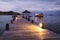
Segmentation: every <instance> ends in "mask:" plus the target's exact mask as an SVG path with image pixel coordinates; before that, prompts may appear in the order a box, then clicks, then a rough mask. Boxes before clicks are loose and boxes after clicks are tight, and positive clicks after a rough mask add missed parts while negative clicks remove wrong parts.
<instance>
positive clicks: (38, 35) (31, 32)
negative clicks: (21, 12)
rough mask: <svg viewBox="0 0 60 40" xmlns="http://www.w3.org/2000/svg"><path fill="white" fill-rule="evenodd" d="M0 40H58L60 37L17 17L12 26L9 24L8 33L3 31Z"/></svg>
mask: <svg viewBox="0 0 60 40" xmlns="http://www.w3.org/2000/svg"><path fill="white" fill-rule="evenodd" d="M0 40H60V35H58V34H56V33H54V32H52V31H50V30H47V29H42V28H40V27H39V26H37V25H34V24H32V23H31V22H28V21H27V20H25V19H23V18H22V17H21V16H18V17H17V18H16V20H15V21H14V22H13V24H10V27H9V31H5V32H4V33H3V35H2V36H1V37H0Z"/></svg>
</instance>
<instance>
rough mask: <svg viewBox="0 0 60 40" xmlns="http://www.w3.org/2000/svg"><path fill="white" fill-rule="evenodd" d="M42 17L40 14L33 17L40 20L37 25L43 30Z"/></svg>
mask: <svg viewBox="0 0 60 40" xmlns="http://www.w3.org/2000/svg"><path fill="white" fill-rule="evenodd" d="M43 16H44V15H43V14H42V13H41V14H37V15H35V17H37V18H38V19H39V20H40V23H39V26H40V28H44V22H43Z"/></svg>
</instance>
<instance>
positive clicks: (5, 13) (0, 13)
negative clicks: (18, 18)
mask: <svg viewBox="0 0 60 40" xmlns="http://www.w3.org/2000/svg"><path fill="white" fill-rule="evenodd" d="M0 15H20V13H18V12H13V11H8V12H3V11H0Z"/></svg>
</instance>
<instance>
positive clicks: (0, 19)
mask: <svg viewBox="0 0 60 40" xmlns="http://www.w3.org/2000/svg"><path fill="white" fill-rule="evenodd" d="M11 19H12V16H11V15H8V16H7V15H0V35H1V34H2V33H3V32H4V30H5V25H6V24H7V23H10V20H11Z"/></svg>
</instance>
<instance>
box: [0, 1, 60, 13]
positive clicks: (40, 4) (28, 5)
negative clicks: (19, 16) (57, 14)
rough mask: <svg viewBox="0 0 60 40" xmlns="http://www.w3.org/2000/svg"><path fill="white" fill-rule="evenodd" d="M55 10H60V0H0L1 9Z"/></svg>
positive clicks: (18, 10)
mask: <svg viewBox="0 0 60 40" xmlns="http://www.w3.org/2000/svg"><path fill="white" fill-rule="evenodd" d="M26 9H27V10H30V11H53V10H60V0H0V11H11V10H12V11H17V12H20V11H24V10H26Z"/></svg>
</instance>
